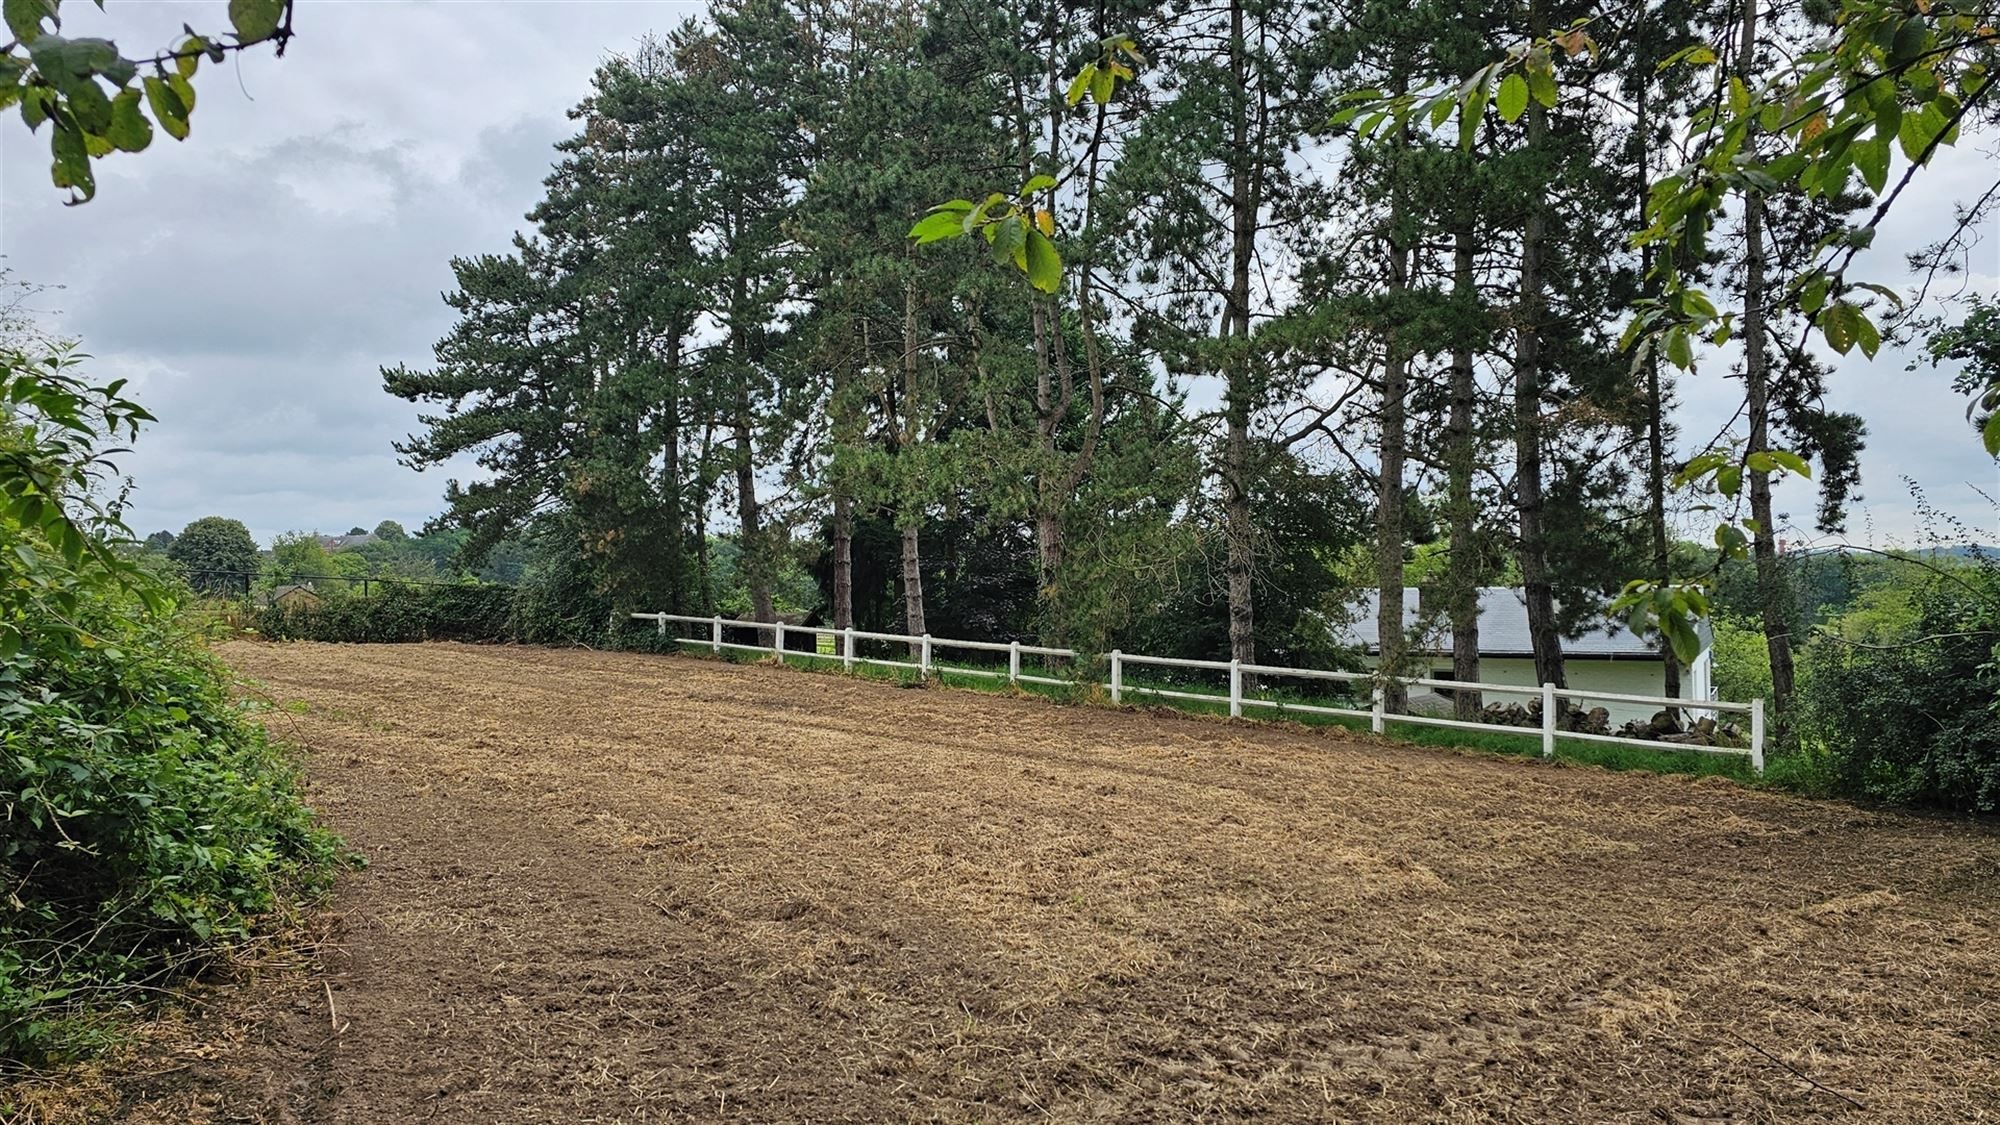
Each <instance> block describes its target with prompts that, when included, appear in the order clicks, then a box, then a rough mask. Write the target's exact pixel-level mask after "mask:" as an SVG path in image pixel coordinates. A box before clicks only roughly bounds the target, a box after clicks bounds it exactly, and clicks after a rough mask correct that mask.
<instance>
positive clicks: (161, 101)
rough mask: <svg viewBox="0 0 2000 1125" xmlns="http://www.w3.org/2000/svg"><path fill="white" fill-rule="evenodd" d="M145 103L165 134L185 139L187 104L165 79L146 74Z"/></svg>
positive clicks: (186, 132)
mask: <svg viewBox="0 0 2000 1125" xmlns="http://www.w3.org/2000/svg"><path fill="white" fill-rule="evenodd" d="M146 105H147V106H148V107H150V108H151V109H152V111H153V119H154V120H155V121H158V122H159V123H160V128H162V129H165V130H166V131H167V136H169V137H172V138H173V139H175V140H177V141H184V140H187V135H188V120H187V115H188V110H187V104H186V103H185V102H182V101H181V96H180V94H178V93H176V92H175V91H174V88H173V87H172V86H170V85H168V84H167V80H166V79H164V78H155V77H154V76H152V75H150V74H149V75H147V76H146Z"/></svg>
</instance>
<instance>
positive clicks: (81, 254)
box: [0, 0, 2000, 543]
mask: <svg viewBox="0 0 2000 1125" xmlns="http://www.w3.org/2000/svg"><path fill="white" fill-rule="evenodd" d="M701 7H702V5H701V4H699V3H695V2H679V3H676V2H672V0H597V2H592V0H458V2H433V3H424V4H403V3H383V2H374V0H368V2H363V0H300V2H299V11H298V16H297V20H296V27H297V30H298V34H299V38H298V39H297V40H296V41H295V42H294V43H293V44H292V46H291V48H290V50H289V51H288V52H287V57H286V58H284V59H283V60H277V59H273V58H271V57H270V54H269V52H268V51H260V52H253V53H251V55H250V56H249V57H247V58H244V59H242V60H241V61H240V63H239V62H236V61H232V62H230V63H228V64H225V65H224V66H221V67H211V66H204V68H203V71H202V73H201V75H200V76H199V78H198V80H197V89H198V91H199V94H200V102H199V105H198V107H197V109H196V111H195V114H194V118H193V134H192V136H191V137H190V138H189V139H188V140H187V141H186V142H185V143H181V144H175V143H173V142H172V141H170V140H169V139H167V138H166V137H165V136H164V135H161V136H159V137H157V138H156V140H155V141H154V144H153V147H152V148H151V149H149V150H148V151H147V152H145V153H143V154H141V155H139V156H136V157H132V156H114V157H112V158H110V159H107V160H105V161H102V162H100V163H99V164H98V184H99V187H98V198H97V199H96V200H95V201H94V202H92V203H90V204H88V205H86V206H83V207H78V208H65V207H63V206H62V205H61V199H62V196H61V194H60V193H58V192H57V191H55V190H54V189H53V188H51V187H50V186H49V181H48V154H47V147H46V144H47V140H46V134H45V133H44V135H42V136H30V135H29V134H28V133H27V132H26V131H25V130H24V129H23V128H22V127H21V125H20V122H19V119H18V116H17V115H15V114H14V113H12V112H11V111H10V112H9V113H8V114H7V115H6V118H5V119H4V120H0V255H4V264H5V265H6V266H8V267H10V268H11V269H12V270H13V271H14V274H15V276H16V277H17V278H19V279H23V280H28V281H34V282H40V283H45V284H52V285H60V286H61V287H62V288H61V289H60V290H59V291H57V292H53V293H50V294H47V295H45V296H44V297H42V298H41V299H40V300H39V302H38V304H39V305H40V306H41V307H43V308H45V309H51V310H56V312H57V314H58V315H57V316H56V318H55V324H56V327H58V328H59V329H60V330H62V331H63V332H65V333H69V334H73V335H75V336H78V337H80V338H81V339H82V340H83V341H84V343H85V346H86V348H87V350H88V351H89V352H90V353H91V354H92V355H94V356H95V357H96V358H95V360H94V362H93V363H92V365H91V367H90V369H89V370H90V371H91V373H93V374H95V375H98V376H101V377H103V378H105V379H109V378H112V377H121V376H122V377H126V378H129V379H131V380H132V383H133V389H134V392H135V394H136V396H137V397H138V398H139V399H140V400H141V401H142V402H143V403H144V404H145V405H146V406H147V407H148V408H150V409H151V410H152V411H153V412H154V413H155V414H157V415H158V416H159V418H160V421H159V423H158V424H157V425H156V426H154V427H152V428H151V429H150V430H149V431H148V432H147V433H146V434H145V435H144V436H143V437H142V439H141V440H140V442H139V443H138V447H137V449H136V451H135V452H134V453H133V454H131V455H129V456H128V457H127V458H126V460H125V462H124V466H123V467H124V468H125V469H126V471H127V472H129V473H130V474H131V475H132V476H133V477H134V478H135V479H136V482H137V485H138V488H137V492H136V494H135V498H134V503H133V507H132V510H131V513H130V514H131V522H132V524H133V525H134V527H135V528H136V529H137V530H138V531H139V532H140V533H142V534H143V533H146V532H149V531H152V530H155V529H158V528H168V529H172V530H178V529H179V528H180V527H181V526H183V525H184V524H186V523H187V522H188V521H189V520H191V519H194V518H195V517H198V516H203V515H210V514H219V515H226V516H233V517H236V518H238V519H241V520H243V521H244V522H245V523H246V524H248V525H249V526H250V528H251V531H252V532H253V533H254V534H255V535H256V536H257V537H258V538H259V539H260V540H262V541H267V542H268V540H269V539H270V537H271V536H272V535H273V534H275V533H277V532H280V531H286V530H294V529H297V530H311V529H318V530H321V531H325V532H329V533H332V532H338V531H344V530H346V529H347V528H348V527H349V526H352V525H360V526H365V527H373V526H374V525H375V524H376V523H377V522H378V521H380V520H383V519H395V520H398V521H400V522H402V523H404V524H405V525H408V526H410V527H411V528H413V529H414V528H415V527H416V526H417V525H420V524H421V523H423V522H424V520H425V519H427V518H428V517H430V516H431V515H433V514H435V513H436V512H437V510H438V509H439V507H440V501H439V497H440V496H441V493H442V490H443V487H444V474H441V473H439V472H436V471H433V472H431V473H427V474H421V475H420V474H417V473H414V472H412V471H410V470H408V469H406V468H403V467H402V466H400V465H398V464H397V463H396V459H395V456H394V454H393V452H392V451H391V449H390V443H391V442H392V441H394V440H395V439H396V438H398V437H400V436H402V435H403V434H405V433H407V432H409V431H410V430H411V429H412V428H413V427H414V425H415V413H416V411H415V409H414V408H412V407H411V406H409V405H408V404H406V403H403V402H401V401H399V400H395V399H391V398H390V397H388V396H387V395H385V394H384V393H382V390H381V383H380V378H379V376H378V374H377V368H378V367H380V366H381V365H383V364H394V363H399V362H406V361H407V362H410V363H413V364H424V363H427V362H428V359H429V356H430V346H431V344H432V342H433V341H435V340H436V339H437V338H438V337H439V336H440V335H441V334H442V333H443V332H444V331H445V329H446V328H447V327H448V326H449V323H450V316H449V310H448V309H446V308H445V307H444V305H443V304H442V302H441V301H440V299H439V296H440V294H441V293H442V292H443V291H444V290H446V289H448V288H449V287H450V285H451V273H450V269H449V265H448V263H449V260H450V258H451V257H452V256H453V255H455V254H474V253H479V252H483V251H499V250H505V249H506V248H507V245H508V240H509V238H510V237H511V235H512V234H513V232H514V231H515V230H516V229H519V228H520V227H521V226H522V225H523V220H522V218H521V216H522V214H523V213H524V212H526V211H527V210H528V209H529V208H530V207H531V206H533V205H534V203H535V202H536V200H537V199H538V198H539V197H540V194H541V179H542V177H543V175H544V174H545V173H546V171H547V169H548V166H549V163H550V158H551V156H552V152H551V149H550V146H551V145H552V144H553V143H554V142H555V141H556V140H558V139H559V138H561V137H563V136H566V135H567V134H568V133H569V131H570V128H569V122H568V121H567V120H566V118H565V116H564V112H565V110H566V109H567V108H568V107H569V106H571V105H573V104H574V103H575V102H576V101H577V100H578V99H579V98H580V97H581V96H582V95H583V94H584V93H585V91H586V90H587V88H588V85H589V80H590V76H591V72H592V70H593V69H594V68H595V66H596V65H597V63H598V62H599V60H601V59H602V58H603V57H604V56H605V55H606V54H608V53H613V52H623V51H625V50H627V49H629V48H630V46H631V45H632V44H633V43H634V42H635V41H636V40H637V39H638V38H639V37H640V36H641V35H643V34H645V33H646V32H648V31H653V30H658V31H665V30H666V29H668V28H669V27H671V26H672V25H674V24H675V23H677V22H679V21H680V20H681V19H683V18H685V17H686V16H688V15H690V14H694V13H698V12H699V10H700V9H701ZM109 8H110V11H109V13H108V14H100V13H98V12H97V11H96V10H95V8H94V7H92V6H91V5H89V4H87V3H84V2H83V0H73V2H71V3H69V4H66V5H65V6H64V11H65V15H66V16H67V17H68V18H69V21H70V22H69V24H68V25H67V26H66V28H65V31H67V32H69V33H72V34H102V35H109V36H111V37H113V38H116V39H117V40H118V41H119V42H120V44H121V45H122V46H123V47H124V48H125V49H126V52H127V53H128V54H138V53H141V52H142V51H143V50H151V49H154V48H156V47H160V46H165V45H168V44H169V43H171V42H172V41H173V39H174V38H175V37H176V35H177V34H178V32H179V29H180V26H181V24H182V23H183V22H186V23H189V24H192V25H193V26H194V27H195V29H196V30H198V31H199V30H220V29H222V28H223V27H224V25H225V23H226V20H225V14H224V13H225V9H226V6H225V5H224V4H223V3H222V2H221V0H201V2H195V3H174V2H159V0H152V2H147V3H138V2H134V0H112V2H111V3H110V5H109ZM1991 160H1992V154H1991V153H1990V152H1968V153H1962V154H1959V155H1958V156H1957V157H1955V158H1954V160H1953V161H1952V163H1951V164H1950V165H1948V166H1946V167H1944V168H1941V169H1938V170H1937V172H1938V174H1936V175H1933V176H1930V177H1927V178H1926V180H1924V181H1922V182H1923V190H1922V192H1921V194H1920V195H1918V196H1917V197H1914V198H1910V199H1908V200H1906V203H1905V204H1904V205H1903V206H1902V207H1901V210H1900V213H1899V215H1898V216H1897V217H1895V218H1893V219H1892V225H1891V228H1890V229H1889V230H1888V231H1886V232H1885V234H1884V236H1883V238H1882V239H1881V240H1880V244H1879V249H1878V251H1877V252H1876V254H1875V255H1874V262H1875V270H1876V272H1875V273H1874V275H1873V276H1877V277H1882V276H1884V271H1886V272H1887V274H1888V275H1889V276H1892V277H1893V276H1897V275H1899V274H1900V269H1899V267H1898V266H1897V264H1896V259H1895V256H1894V255H1895V253H1896V251H1898V250H1899V249H1901V248H1907V247H1912V246H1915V245H1918V244H1921V243H1923V242H1925V241H1928V240H1929V239H1930V238H1931V237H1932V236H1933V235H1934V233H1935V232H1936V231H1938V230H1939V229H1941V227H1940V224H1941V223H1943V222H1946V221H1948V219H1949V214H1950V207H1949V201H1950V200H1951V199H1952V198H1954V197H1956V195H1958V194H1961V193H1962V191H1963V189H1965V188H1968V187H1970V186H1971V185H1972V184H1973V183H1974V182H1975V181H1976V180H1977V178H1978V177H1979V176H1980V175H1981V174H1989V169H1990V161H1991ZM1978 255H1979V260H1978V261H1976V262H1975V269H1976V270H1977V272H1978V273H1979V274H1980V275H1981V277H1980V278H1979V279H1978V280H1977V281H1976V284H1977V285H1979V286H1980V287H1981V288H1983V289H1985V290H1987V291H1993V290H1994V289H1995V287H1996V280H1995V279H1996V275H2000V237H1993V236H1992V234H1991V232H1989V237H1988V240H1987V241H1986V243H1985V244H1984V245H1983V246H1982V247H1981V248H1980V250H1979V252H1978ZM1906 362H1907V360H1906V358H1905V357H1902V356H1896V355H1891V354H1889V353H1888V352H1886V351H1885V352H1884V353H1883V355H1882V356H1881V357H1879V358H1878V359H1877V361H1876V362H1874V363H1873V364H1869V363H1866V362H1863V361H1861V360H1860V359H1859V357H1858V354H1857V355H1856V356H1854V357H1850V358H1849V359H1848V360H1846V361H1844V362H1843V363H1842V364H1841V365H1840V370H1839V374H1838V376H1837V378H1836V382H1835V399H1836V404H1837V405H1840V406H1842V407H1844V408H1847V409H1853V410H1858V411H1860V412H1861V413H1862V414H1863V415H1864V416H1866V417H1867V418H1868V421H1869V430H1870V435H1869V441H1868V445H1869V448H1868V452H1867V454H1866V457H1865V460H1864V469H1863V471H1864V484H1863V490H1864V492H1865V494H1866V496H1867V503H1866V504H1865V505H1864V506H1863V508H1862V509H1861V510H1860V511H1858V512H1857V514H1856V516H1855V518H1854V520H1853V521H1852V523H1851V530H1852V533H1853V537H1854V538H1856V539H1857V540H1864V541H1866V540H1869V539H1870V538H1871V537H1872V539H1873V541H1875V542H1878V543H1880V542H1884V541H1889V540H1893V539H1896V538H1898V537H1907V536H1908V535H1910V534H1911V532H1912V531H1913V528H1914V518H1913V516H1912V513H1911V510H1910V508H1911V505H1910V502H1909V497H1908V494H1907V492H1906V491H1905V489H1904V486H1903V484H1902V483H1901V478H1902V477H1905V476H1908V477H1912V478H1915V479H1916V480H1917V481H1919V482H1920V483H1922V484H1923V485H1924V486H1925V487H1926V489H1927V490H1928V491H1929V493H1930V495H1931V497H1932V499H1933V500H1934V501H1936V502H1938V503H1939V504H1940V505H1941V506H1943V507H1945V508H1946V509H1948V510H1950V511H1953V512H1956V513H1957V514H1959V515H1960V516H1961V517H1963V518H1965V519H1967V520H1968V521H1969V522H1971V523H1972V524H1973V525H1974V526H1975V527H1976V528H1977V529H1979V530H1978V534H1979V535H1981V536H1983V537H1985V538H1986V539H1987V540H1988V541H2000V513H1996V512H1995V511H1994V510H1993V509H1992V508H1991V507H1989V506H1988V505H1987V504H1986V502H1985V501H1984V500H1982V499H1980V497H1979V496H1978V495H1977V493H1976V492H1975V491H1974V488H1975V486H1976V487H1978V488H1984V489H1986V490H1987V491H1988V492H1990V493H1996V494H2000V474H1996V471H1995V467H1994V465H1993V463H1992V462H1991V461H1990V460H1989V459H1988V458H1987V457H1986V456H1985V455H1984V454H1983V453H1982V452H1981V451H1980V449H1979V444H1978V442H1977V440H1976V439H1975V438H1974V436H1973V435H1972V433H1971V431H1970V430H1969V428H1968V427H1966V425H1965V423H1964V421H1963V404H1962V403H1961V402H1960V401H1959V400H1958V399H1957V398H1956V397H1955V396H1953V395H1952V394H1951V393H1950V390H1949V380H1948V378H1947V376H1945V375H1942V374H1938V373H1935V372H1931V371H1928V370H1919V371H1916V372H1906V371H1905V370H1904V366H1905V363H1906ZM1683 397H1684V398H1685V399H1686V401H1687V403H1688V407H1689V410H1688V412H1687V417H1686V429H1687V433H1688V436H1689V437H1690V438H1691V439H1692V438H1695V437H1697V436H1706V433H1707V432H1712V431H1713V429H1714V428H1715V426H1716V425H1718V424H1719V423H1720V421H1721V418H1722V416H1723V415H1724V414H1726V412H1727V410H1728V409H1729V408H1730V407H1731V406H1733V403H1734V401H1736V400H1737V398H1738V397H1740V396H1738V393H1737V389H1736V388H1735V386H1734V385H1733V384H1729V385H1725V384H1724V383H1723V381H1722V380H1721V378H1720V373H1719V372H1707V373H1704V374H1703V375H1701V376H1699V377H1698V378H1697V379H1695V380H1693V381H1691V382H1689V383H1688V385H1687V386H1686V387H1685V388H1684V391H1683ZM1782 497H1783V500H1784V506H1786V507H1787V508H1789V509H1790V510H1791V511H1792V512H1793V514H1794V515H1795V516H1796V517H1797V518H1798V521H1799V522H1800V523H1807V522H1810V518H1811V512H1812V499H1811V493H1810V491H1809V490H1808V489H1802V488H1798V487H1792V488H1788V489H1787V490H1786V491H1785V492H1784V493H1783V494H1782Z"/></svg>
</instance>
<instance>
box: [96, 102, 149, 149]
mask: <svg viewBox="0 0 2000 1125" xmlns="http://www.w3.org/2000/svg"><path fill="white" fill-rule="evenodd" d="M104 137H105V139H106V140H108V141H110V142H111V143H112V144H114V145H116V146H117V147H118V148H119V150H120V151H123V152H143V151H145V148H146V146H147V145H149V144H152V143H153V123H152V122H150V121H148V120H146V115H145V114H143V113H140V112H139V91H137V90H125V91H123V92H121V93H120V94H119V95H118V96H117V97H116V98H114V99H112V102H111V128H110V130H109V131H108V132H106V133H105V134H104Z"/></svg>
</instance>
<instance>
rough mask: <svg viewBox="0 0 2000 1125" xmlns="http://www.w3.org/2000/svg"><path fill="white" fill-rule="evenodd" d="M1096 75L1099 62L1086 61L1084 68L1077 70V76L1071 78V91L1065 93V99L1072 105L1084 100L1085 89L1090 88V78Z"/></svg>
mask: <svg viewBox="0 0 2000 1125" xmlns="http://www.w3.org/2000/svg"><path fill="white" fill-rule="evenodd" d="M1096 76H1097V64H1096V63H1084V64H1083V69H1082V70H1079V71H1077V72H1076V77H1075V78H1072V79H1070V80H1069V91H1068V92H1067V93H1065V94H1064V95H1063V101H1065V102H1067V103H1069V104H1070V105H1075V104H1076V103H1078V102H1080V101H1082V100H1083V95H1084V91H1086V90H1088V89H1090V80H1091V79H1092V78H1095V77H1096Z"/></svg>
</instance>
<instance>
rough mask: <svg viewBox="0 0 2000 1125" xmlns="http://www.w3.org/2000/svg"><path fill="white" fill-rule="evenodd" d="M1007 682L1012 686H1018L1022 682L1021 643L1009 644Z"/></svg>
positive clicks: (1012, 642)
mask: <svg viewBox="0 0 2000 1125" xmlns="http://www.w3.org/2000/svg"><path fill="white" fill-rule="evenodd" d="M1007 682H1008V683H1010V684H1018V683H1020V682H1021V642H1020V641H1008V642H1007Z"/></svg>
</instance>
